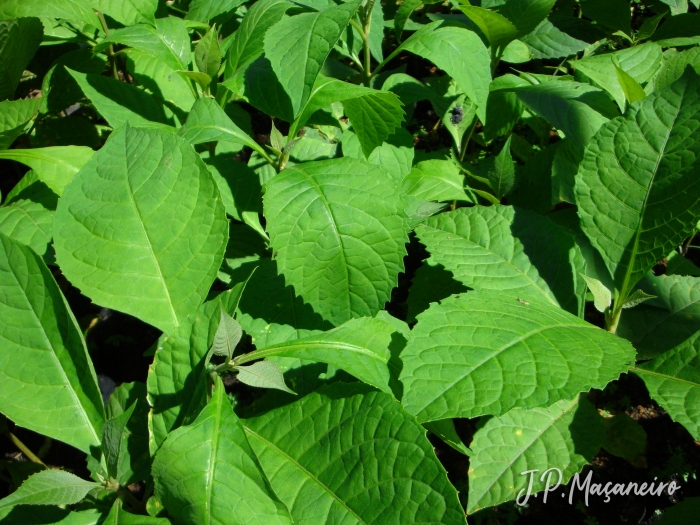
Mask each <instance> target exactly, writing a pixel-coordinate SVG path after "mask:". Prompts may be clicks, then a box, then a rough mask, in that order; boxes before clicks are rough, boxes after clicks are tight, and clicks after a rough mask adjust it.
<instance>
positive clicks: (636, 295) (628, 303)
mask: <svg viewBox="0 0 700 525" xmlns="http://www.w3.org/2000/svg"><path fill="white" fill-rule="evenodd" d="M649 299H656V296H655V295H649V294H647V293H645V292H644V291H642V290H635V291H634V292H632V293H631V294H629V295H628V296H627V299H626V300H625V303H624V304H623V305H622V308H634V307H635V306H637V305H639V304H642V303H643V302H644V301H648V300H649Z"/></svg>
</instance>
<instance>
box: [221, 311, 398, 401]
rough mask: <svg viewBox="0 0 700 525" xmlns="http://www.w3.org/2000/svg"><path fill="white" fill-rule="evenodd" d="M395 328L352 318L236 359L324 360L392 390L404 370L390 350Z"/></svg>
mask: <svg viewBox="0 0 700 525" xmlns="http://www.w3.org/2000/svg"><path fill="white" fill-rule="evenodd" d="M394 331H395V330H394V328H392V326H391V325H390V324H389V323H387V322H386V321H384V320H382V319H377V318H374V317H363V318H360V319H352V320H350V321H348V322H347V323H345V324H343V325H341V326H339V327H338V328H334V329H333V330H329V331H328V332H323V333H321V334H316V335H310V336H308V337H304V338H302V339H297V340H293V341H287V342H285V343H280V344H276V345H273V346H268V347H266V348H262V349H260V350H256V351H255V352H251V353H249V354H244V355H241V356H239V357H237V358H236V359H235V360H234V362H235V363H236V364H243V363H249V362H250V361H255V360H256V359H262V358H264V357H271V356H282V357H296V358H299V359H303V360H306V361H321V362H323V363H328V364H331V365H334V366H336V367H338V368H342V369H343V370H345V371H346V372H348V373H349V374H352V375H354V376H355V377H357V378H358V379H359V380H361V381H364V382H365V383H368V384H370V385H372V386H375V387H377V388H378V389H380V390H382V391H384V392H386V393H388V394H391V393H392V389H395V388H397V387H398V385H397V384H396V377H397V376H398V373H399V371H400V370H399V367H398V366H397V363H395V362H394V361H393V360H392V355H391V351H390V346H391V344H392V336H393V334H394ZM390 368H391V370H390Z"/></svg>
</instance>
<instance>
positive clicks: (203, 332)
mask: <svg viewBox="0 0 700 525" xmlns="http://www.w3.org/2000/svg"><path fill="white" fill-rule="evenodd" d="M246 277H248V276H247V275H246ZM244 287H245V281H243V282H241V283H238V284H236V285H235V286H234V287H233V288H232V289H231V290H229V291H228V292H225V293H222V294H221V295H219V296H217V297H216V298H214V299H212V300H210V301H207V302H206V303H204V304H203V305H202V306H200V307H199V308H198V309H197V311H196V312H194V313H192V314H190V315H189V316H188V318H187V320H186V321H185V322H183V323H182V324H180V326H179V327H178V329H177V330H175V331H174V332H172V333H170V334H167V335H163V336H161V338H160V339H159V340H158V349H157V350H156V353H155V358H154V360H153V364H152V365H151V367H150V368H149V371H148V381H147V387H148V402H149V403H150V405H151V406H152V407H153V410H152V412H151V413H150V415H149V418H148V425H149V430H150V443H149V445H150V449H151V453H152V454H155V452H156V451H157V450H158V447H160V445H161V444H162V443H163V441H164V440H165V438H166V436H167V435H168V434H169V433H170V432H171V431H172V430H174V429H176V428H178V427H180V426H181V425H183V424H188V423H191V422H192V421H193V420H194V418H196V417H197V414H199V411H200V410H201V408H202V407H203V406H204V404H205V403H206V392H205V390H204V388H203V385H204V384H205V377H204V373H205V371H206V369H205V359H206V357H207V354H208V352H209V348H210V347H211V343H212V341H213V340H214V334H215V333H216V329H217V328H218V324H217V323H218V321H219V318H220V313H219V309H220V308H221V309H223V310H225V312H226V313H227V314H229V315H232V314H233V313H234V312H235V311H236V308H237V307H238V302H239V301H240V298H241V293H242V292H243V289H244Z"/></svg>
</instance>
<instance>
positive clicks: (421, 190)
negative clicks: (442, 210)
mask: <svg viewBox="0 0 700 525" xmlns="http://www.w3.org/2000/svg"><path fill="white" fill-rule="evenodd" d="M401 192H402V193H404V194H406V195H413V196H414V197H418V198H421V199H424V200H427V201H451V200H459V201H467V202H469V201H470V200H471V199H469V197H467V195H466V193H464V175H463V174H462V173H461V172H460V171H459V169H458V168H457V166H456V165H455V164H454V162H452V161H449V160H425V161H423V162H419V163H418V164H416V165H415V166H414V167H413V169H412V170H411V172H410V173H409V174H408V175H406V177H404V179H403V181H402V183H401Z"/></svg>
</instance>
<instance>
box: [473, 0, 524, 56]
mask: <svg viewBox="0 0 700 525" xmlns="http://www.w3.org/2000/svg"><path fill="white" fill-rule="evenodd" d="M459 8H460V9H461V10H462V12H463V13H464V14H465V15H467V17H469V19H470V20H471V21H472V22H474V23H475V24H476V25H477V27H478V28H479V30H480V31H481V32H482V33H483V34H484V36H485V37H486V39H487V40H488V41H489V44H491V47H492V48H493V49H497V48H499V47H500V48H504V47H505V46H506V45H507V44H508V42H511V41H512V40H515V39H516V38H517V35H518V28H517V27H515V26H514V25H513V23H512V22H511V21H510V20H508V19H507V18H506V17H504V16H503V15H500V14H498V13H497V12H496V11H491V10H489V9H484V8H483V7H476V6H471V5H460V6H459Z"/></svg>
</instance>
